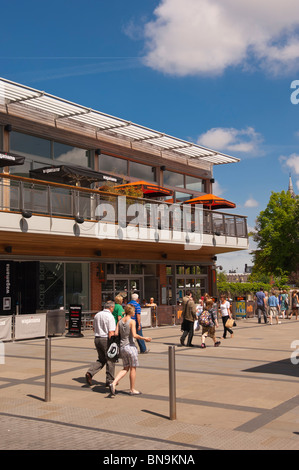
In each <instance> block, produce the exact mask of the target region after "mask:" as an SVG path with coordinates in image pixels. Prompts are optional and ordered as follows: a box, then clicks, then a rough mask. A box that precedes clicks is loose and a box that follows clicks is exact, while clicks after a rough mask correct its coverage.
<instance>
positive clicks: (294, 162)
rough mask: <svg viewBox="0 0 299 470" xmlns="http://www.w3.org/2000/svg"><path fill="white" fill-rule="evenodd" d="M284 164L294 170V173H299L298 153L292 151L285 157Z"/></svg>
mask: <svg viewBox="0 0 299 470" xmlns="http://www.w3.org/2000/svg"><path fill="white" fill-rule="evenodd" d="M285 164H286V165H287V166H288V167H289V168H291V170H294V172H295V174H296V175H299V155H297V154H295V153H293V154H292V155H290V156H289V157H287V158H286V160H285Z"/></svg>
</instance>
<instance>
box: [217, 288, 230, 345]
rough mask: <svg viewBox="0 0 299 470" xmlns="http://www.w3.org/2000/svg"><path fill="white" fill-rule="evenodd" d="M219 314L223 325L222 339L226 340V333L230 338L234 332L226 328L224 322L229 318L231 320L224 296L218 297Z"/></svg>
mask: <svg viewBox="0 0 299 470" xmlns="http://www.w3.org/2000/svg"><path fill="white" fill-rule="evenodd" d="M219 307H220V313H221V318H222V323H223V328H224V330H223V336H222V338H223V339H226V335H227V332H229V333H230V335H231V338H232V337H233V336H234V332H233V330H232V329H231V328H228V327H227V326H226V322H227V320H228V319H229V318H232V313H231V306H230V303H229V301H228V300H226V297H225V295H221V296H220V305H219Z"/></svg>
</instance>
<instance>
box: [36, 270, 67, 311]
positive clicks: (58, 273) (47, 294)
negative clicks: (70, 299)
mask: <svg viewBox="0 0 299 470" xmlns="http://www.w3.org/2000/svg"><path fill="white" fill-rule="evenodd" d="M63 306H64V263H46V262H40V263H39V296H38V307H37V308H38V310H54V309H56V308H59V307H63Z"/></svg>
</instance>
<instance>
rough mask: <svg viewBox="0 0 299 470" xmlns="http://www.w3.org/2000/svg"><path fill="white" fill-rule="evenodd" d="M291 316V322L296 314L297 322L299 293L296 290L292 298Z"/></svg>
mask: <svg viewBox="0 0 299 470" xmlns="http://www.w3.org/2000/svg"><path fill="white" fill-rule="evenodd" d="M291 308H292V310H291V315H290V316H288V318H289V320H290V319H291V318H292V316H293V315H294V314H295V315H296V320H297V318H298V310H299V295H298V292H296V291H295V290H294V291H293V292H292V298H291Z"/></svg>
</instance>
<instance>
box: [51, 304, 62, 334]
mask: <svg viewBox="0 0 299 470" xmlns="http://www.w3.org/2000/svg"><path fill="white" fill-rule="evenodd" d="M64 333H65V310H64V309H57V310H48V311H47V334H48V336H54V335H63V334H64Z"/></svg>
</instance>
